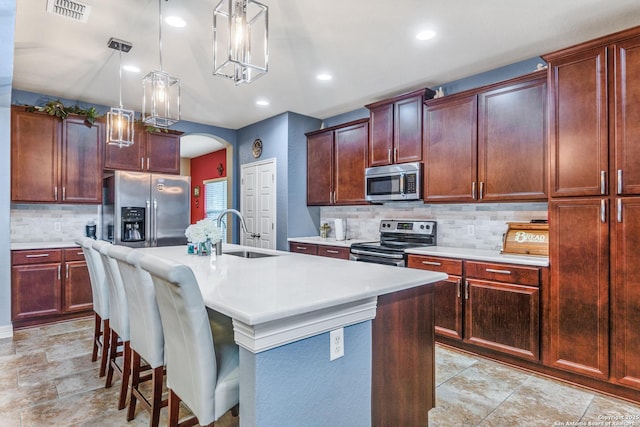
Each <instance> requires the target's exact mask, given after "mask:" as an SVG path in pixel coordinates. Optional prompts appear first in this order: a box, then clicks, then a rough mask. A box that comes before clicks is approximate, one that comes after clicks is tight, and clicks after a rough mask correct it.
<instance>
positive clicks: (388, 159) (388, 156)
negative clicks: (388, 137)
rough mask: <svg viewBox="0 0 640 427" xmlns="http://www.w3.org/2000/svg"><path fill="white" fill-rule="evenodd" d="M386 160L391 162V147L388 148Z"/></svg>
mask: <svg viewBox="0 0 640 427" xmlns="http://www.w3.org/2000/svg"><path fill="white" fill-rule="evenodd" d="M387 161H388V162H389V163H391V148H389V151H388V152H387Z"/></svg>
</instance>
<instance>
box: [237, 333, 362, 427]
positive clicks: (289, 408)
mask: <svg viewBox="0 0 640 427" xmlns="http://www.w3.org/2000/svg"><path fill="white" fill-rule="evenodd" d="M371 346H372V343H371V321H367V322H362V323H358V324H356V325H353V326H348V327H346V328H344V356H343V357H341V358H339V359H336V360H334V361H329V333H324V334H321V335H316V336H314V337H311V338H307V339H304V340H301V341H296V342H294V343H291V344H287V345H284V346H282V347H277V348H274V349H272V350H267V351H264V352H262V353H258V354H253V353H251V352H249V351H248V350H245V349H244V348H240V384H241V387H240V402H242V404H241V405H240V419H241V420H242V425H247V426H258V427H271V426H304V427H316V426H317V427H325V426H349V427H369V426H370V425H371V375H372V373H371V358H372V355H371Z"/></svg>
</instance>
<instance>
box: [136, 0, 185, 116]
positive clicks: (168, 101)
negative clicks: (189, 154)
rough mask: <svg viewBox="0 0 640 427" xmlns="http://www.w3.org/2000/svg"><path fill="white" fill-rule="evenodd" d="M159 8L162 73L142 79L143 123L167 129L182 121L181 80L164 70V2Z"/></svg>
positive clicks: (159, 44) (160, 2) (151, 74)
mask: <svg viewBox="0 0 640 427" xmlns="http://www.w3.org/2000/svg"><path fill="white" fill-rule="evenodd" d="M158 2H159V7H158V21H159V22H158V51H159V52H160V71H152V72H150V73H149V74H147V75H146V76H144V78H143V79H142V86H143V89H144V96H143V98H142V121H143V122H144V123H146V124H148V125H151V126H156V127H162V128H166V127H169V126H171V125H173V124H175V123H177V122H179V121H180V79H178V78H176V77H172V76H170V75H169V73H167V72H165V71H164V70H163V68H162V0H159V1H158Z"/></svg>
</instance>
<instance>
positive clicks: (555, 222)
mask: <svg viewBox="0 0 640 427" xmlns="http://www.w3.org/2000/svg"><path fill="white" fill-rule="evenodd" d="M608 215H609V207H608V200H607V199H600V198H593V199H569V200H567V199H560V200H553V201H551V202H550V203H549V224H550V225H549V241H550V246H549V256H550V259H551V263H552V264H551V265H552V268H551V289H550V300H549V302H548V310H549V333H548V336H549V337H550V338H549V342H548V345H547V346H546V348H547V350H548V353H549V354H548V356H547V357H546V361H547V363H548V364H550V365H551V366H554V367H558V368H561V369H564V370H567V371H571V372H575V373H579V374H582V375H586V376H590V377H595V378H601V379H607V378H608V376H609V224H608V220H607V219H606V218H608Z"/></svg>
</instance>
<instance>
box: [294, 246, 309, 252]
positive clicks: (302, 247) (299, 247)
mask: <svg viewBox="0 0 640 427" xmlns="http://www.w3.org/2000/svg"><path fill="white" fill-rule="evenodd" d="M296 249H297V250H299V251H306V250H307V248H306V247H304V246H296Z"/></svg>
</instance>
